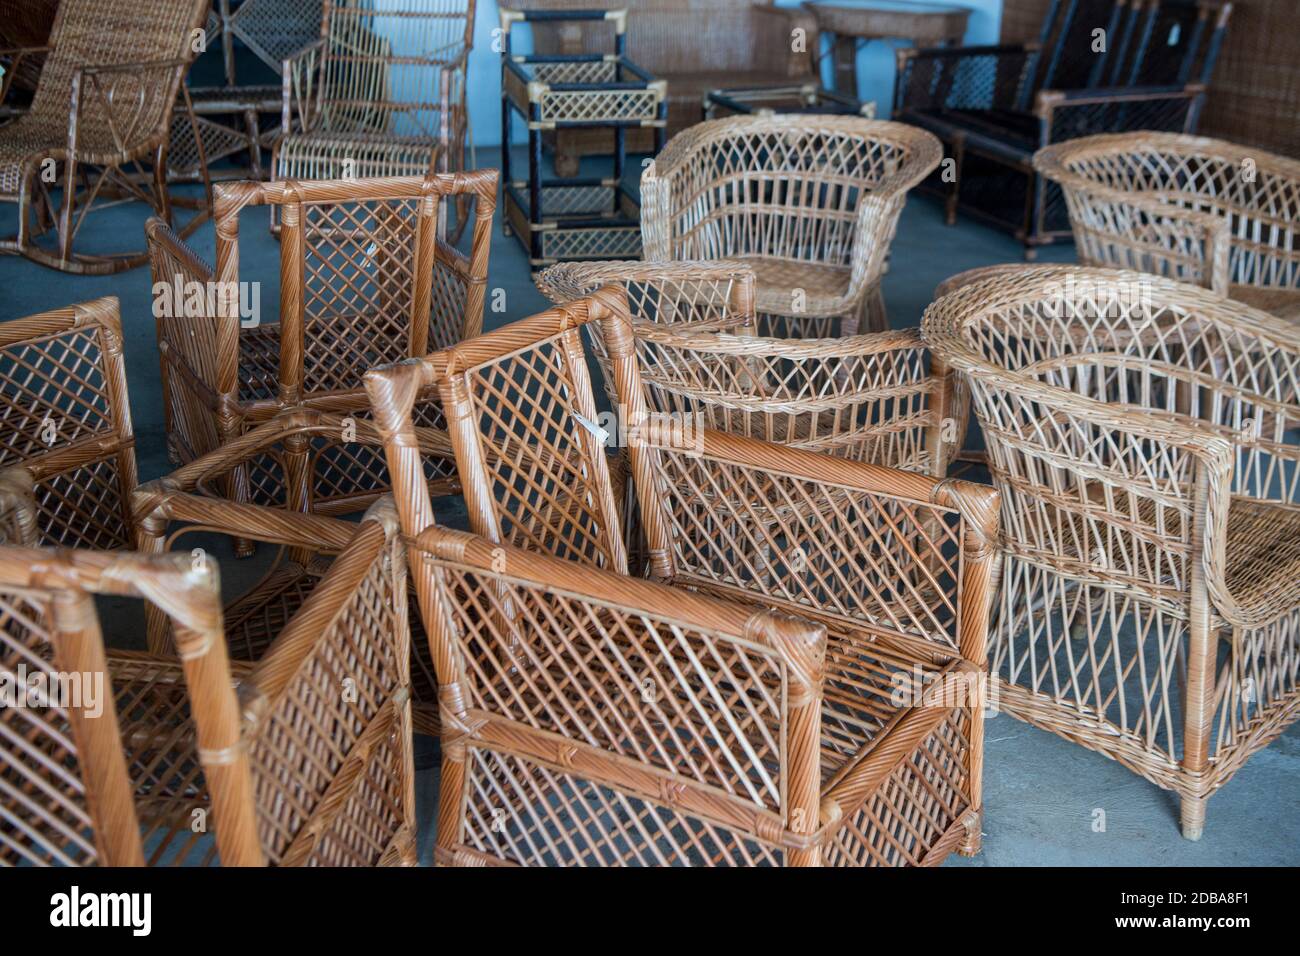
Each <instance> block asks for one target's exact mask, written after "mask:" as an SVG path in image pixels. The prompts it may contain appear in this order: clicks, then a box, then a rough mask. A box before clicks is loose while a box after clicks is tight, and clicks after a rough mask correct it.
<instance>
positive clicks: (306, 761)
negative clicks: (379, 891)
mask: <svg viewBox="0 0 1300 956" xmlns="http://www.w3.org/2000/svg"><path fill="white" fill-rule="evenodd" d="M17 483H18V484H21V481H19V482H17ZM14 485H15V482H14V481H11V480H9V479H8V478H7V477H6V478H5V479H3V480H0V486H4V487H13V486H14ZM183 497H184V496H171V497H170V498H167V499H165V500H160V501H159V502H158V504H159V510H158V513H157V515H155V517H158V516H166V515H169V514H170V513H171V509H172V508H175V509H176V510H177V511H178V512H183V511H184V510H185V507H186V505H185V503H184V502H183V501H182V500H181V499H182V498H183ZM33 507H34V506H33V503H32V502H31V500H30V499H27V503H26V504H23V503H22V501H21V496H18V498H15V497H14V496H12V495H6V494H2V493H0V509H2V510H4V511H6V512H10V511H11V510H13V509H20V510H21V509H26V510H28V511H29V512H30V510H31V509H32V508H33ZM244 518H245V519H247V522H246V524H245V525H244V527H243V528H241V531H242V532H243V533H245V534H252V533H254V532H255V531H260V532H262V533H265V534H268V535H269V536H271V537H275V538H285V537H286V535H285V534H284V533H283V531H282V530H281V529H280V528H279V526H278V522H277V519H276V517H275V514H274V512H270V511H267V510H263V511H262V513H261V514H260V515H259V514H257V513H256V510H247V511H245V512H244ZM318 520H319V521H320V522H322V524H319V525H317V526H316V527H314V528H313V529H312V531H313V532H314V533H317V534H319V535H320V537H319V538H317V539H314V540H313V542H312V543H313V544H314V545H315V546H322V545H323V546H325V547H330V548H332V549H334V550H335V551H337V552H338V557H337V558H336V559H335V561H334V564H333V565H332V567H331V568H330V570H329V571H328V572H327V573H325V575H324V576H323V577H322V579H321V581H320V583H319V585H318V586H317V587H316V588H315V590H314V591H313V593H312V595H311V597H310V598H309V599H308V600H307V601H306V602H304V604H303V605H302V607H301V608H300V609H299V610H298V611H297V613H296V614H294V615H293V616H292V617H290V618H288V619H287V620H282V621H281V625H282V626H281V627H280V629H279V631H278V635H277V637H276V638H275V640H274V642H272V643H271V644H270V646H269V647H268V648H267V649H266V651H265V653H264V654H263V655H262V656H261V658H260V659H259V660H258V661H257V662H256V663H252V664H249V663H238V662H231V661H229V660H228V658H227V653H226V647H227V640H226V638H227V634H226V631H225V627H226V625H225V623H224V621H223V616H222V609H221V599H220V589H219V584H218V575H217V573H216V571H215V568H213V567H212V566H211V564H209V563H207V562H202V561H200V562H196V561H195V559H194V558H193V557H192V556H191V555H190V554H188V553H186V554H183V555H161V554H150V555H142V554H136V553H131V552H122V551H117V552H107V551H78V550H70V549H59V550H57V551H52V550H42V549H36V548H32V547H29V546H24V545H22V544H18V543H14V542H13V541H12V540H10V542H9V543H6V544H4V545H0V666H3V667H4V668H5V669H6V671H8V672H11V673H17V672H18V671H19V669H23V668H25V669H26V670H27V671H32V670H35V671H36V672H37V673H38V674H39V676H40V677H41V678H43V679H44V681H45V686H46V687H51V688H52V687H58V686H60V681H61V679H62V677H64V676H67V675H76V677H77V678H79V679H81V680H82V681H83V687H85V686H90V687H93V686H94V684H93V683H90V684H86V682H93V681H96V680H98V681H102V687H103V690H104V691H105V692H106V695H105V696H104V697H101V696H99V693H93V694H87V693H82V694H80V695H77V696H74V697H73V698H72V699H71V701H69V702H68V704H67V706H64V702H63V701H53V700H50V699H49V697H48V696H47V697H46V698H45V699H44V700H43V701H42V702H41V705H40V706H36V707H22V708H19V707H5V708H0V729H3V733H0V777H3V779H4V780H5V782H6V786H5V791H6V794H7V795H6V797H5V801H4V816H5V820H6V824H5V839H4V840H3V841H0V863H4V864H11V865H33V864H35V865H48V864H65V865H71V864H79V865H85V864H95V863H98V864H103V865H109V866H130V865H141V864H144V863H148V864H151V865H154V864H160V865H161V864H170V865H205V864H214V863H217V862H220V863H221V865H223V866H250V865H265V864H268V863H269V864H277V865H283V866H288V865H325V866H341V865H362V866H370V865H376V864H393V863H404V864H413V863H414V862H415V799H414V798H415V790H414V771H413V766H412V756H411V743H410V739H411V737H410V709H409V686H408V685H409V680H408V676H407V673H406V663H407V660H408V654H409V650H408V647H407V644H408V641H409V636H408V633H407V629H406V615H405V603H404V602H401V601H396V602H395V601H393V595H400V594H403V593H404V592H405V588H406V583H405V579H406V573H405V565H404V562H403V554H402V549H401V547H400V546H399V544H398V535H397V527H396V523H395V521H394V517H393V514H392V509H391V504H385V505H377V506H376V507H375V508H374V509H373V510H372V511H371V512H370V513H369V514H368V515H367V516H366V518H365V519H364V520H363V521H362V522H361V524H360V525H354V524H348V523H345V522H339V521H332V520H329V519H318ZM18 523H19V524H22V523H23V521H21V520H20V521H19V522H18ZM3 524H5V525H9V524H10V520H9V516H8V515H6V520H5V521H4V522H3ZM99 595H109V596H114V597H118V598H122V597H127V598H135V599H139V601H140V602H142V603H143V604H144V605H145V607H146V611H147V613H148V615H149V616H150V618H152V619H154V620H158V621H163V622H164V623H165V625H166V627H167V630H168V632H169V642H168V646H167V647H166V648H165V649H164V652H163V653H150V652H143V651H119V650H111V649H106V648H105V647H104V642H103V638H102V630H101V626H100V620H99V616H98V614H97V612H96V608H95V600H94V599H95V597H96V596H99ZM29 679H30V678H29ZM236 680H238V683H239V689H238V695H237V694H236V688H235V681H236ZM342 688H348V692H346V693H345V692H342V691H341V689H342ZM91 696H94V697H96V698H97V700H96V701H91V699H90V697H91Z"/></svg>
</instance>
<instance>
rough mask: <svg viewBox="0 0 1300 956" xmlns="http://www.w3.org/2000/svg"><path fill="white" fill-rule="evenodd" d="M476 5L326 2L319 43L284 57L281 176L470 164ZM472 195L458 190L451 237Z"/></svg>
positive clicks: (451, 168)
mask: <svg viewBox="0 0 1300 956" xmlns="http://www.w3.org/2000/svg"><path fill="white" fill-rule="evenodd" d="M474 6H475V0H424V2H421V3H418V4H410V3H405V4H397V5H394V4H392V3H388V2H383V0H325V2H324V14H323V17H322V21H321V35H320V39H319V40H318V41H317V42H315V43H313V44H311V45H310V46H308V47H306V48H305V49H303V50H300V51H299V52H298V53H296V54H294V55H293V56H291V57H289V58H287V59H286V60H285V61H284V105H283V115H282V119H281V138H280V139H279V140H278V141H277V142H276V144H275V149H274V151H273V155H272V158H271V162H272V168H273V170H274V175H275V178H277V179H342V178H348V177H360V178H374V177H382V176H427V175H430V174H432V173H438V172H442V173H448V172H458V171H461V170H464V169H465V168H466V165H465V144H466V138H467V136H468V134H469V122H468V116H469V114H468V111H467V108H466V105H465V70H466V65H467V62H468V59H469V52H470V49H471V47H472V46H473V41H474ZM469 198H470V197H468V196H457V197H456V202H455V204H454V209H453V210H451V212H455V214H456V215H455V218H454V220H452V221H451V222H450V223H449V227H450V228H449V231H448V233H447V234H448V235H449V236H450V237H451V241H452V242H453V243H455V242H456V241H458V240H459V238H460V234H461V232H462V231H463V230H464V228H465V226H466V224H467V223H468V222H469V220H470V218H471V215H470V213H469ZM448 213H449V211H448V210H444V211H443V215H444V216H447V215H448ZM445 225H447V224H445Z"/></svg>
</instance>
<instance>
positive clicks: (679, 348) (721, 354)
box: [536, 260, 964, 477]
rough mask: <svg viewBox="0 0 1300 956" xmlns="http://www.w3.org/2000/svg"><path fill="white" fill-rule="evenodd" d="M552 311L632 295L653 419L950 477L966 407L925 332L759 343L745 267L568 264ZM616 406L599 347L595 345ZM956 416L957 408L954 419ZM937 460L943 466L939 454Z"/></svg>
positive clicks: (553, 287)
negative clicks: (606, 288)
mask: <svg viewBox="0 0 1300 956" xmlns="http://www.w3.org/2000/svg"><path fill="white" fill-rule="evenodd" d="M536 282H537V285H538V286H539V287H540V288H541V290H542V291H543V293H545V294H546V295H547V296H548V297H549V298H550V299H551V300H552V301H553V302H556V303H560V304H562V303H566V302H571V301H574V300H576V299H578V298H581V297H583V296H586V295H590V294H591V293H593V292H595V291H596V290H597V289H599V288H600V287H601V286H603V285H605V284H607V283H610V282H616V283H618V284H620V285H621V286H622V287H623V288H624V289H625V290H626V292H627V294H628V300H629V302H628V304H629V307H630V309H631V312H632V320H633V326H632V328H633V334H634V335H635V336H636V340H637V364H638V370H639V373H640V378H641V381H642V383H643V385H644V386H645V390H646V399H647V401H648V403H649V407H650V410H651V411H652V412H655V413H659V414H661V415H664V416H667V417H670V418H671V417H677V418H682V419H687V418H698V419H700V422H701V425H707V427H709V428H715V429H717V430H719V431H726V432H734V433H735V434H739V435H748V436H750V437H751V438H760V439H763V440H764V441H770V442H776V443H778V444H783V445H789V446H791V447H794V448H806V449H808V450H810V451H823V452H826V453H828V454H832V455H841V456H843V457H846V458H852V459H854V460H856V461H870V462H874V463H875V464H878V465H889V466H891V467H894V468H903V469H905V470H908V471H923V472H927V473H929V474H933V475H936V476H937V477H943V475H944V472H945V469H946V468H947V460H948V457H949V456H950V454H951V453H952V451H953V450H955V448H956V444H955V442H956V440H957V438H958V437H959V436H958V435H957V432H956V423H955V420H953V421H952V422H950V424H949V425H948V426H946V427H945V426H944V424H943V422H944V420H945V419H946V418H948V417H949V416H950V415H952V414H953V412H954V411H955V409H956V407H958V406H959V405H961V404H964V396H962V395H957V396H953V395H952V394H951V392H952V389H953V388H954V386H955V384H956V377H955V376H953V375H950V374H949V373H948V372H947V371H946V370H945V369H943V368H942V367H941V366H940V367H938V368H935V367H934V366H933V365H932V364H930V363H927V353H926V349H925V348H924V346H923V345H922V343H921V334H920V330H918V329H906V330H901V331H896V332H878V333H869V334H865V335H853V336H845V337H841V338H831V339H816V340H802V341H801V340H795V339H772V338H766V337H759V336H757V335H755V334H754V332H755V326H756V321H755V315H754V305H753V303H754V291H753V285H754V276H753V272H752V271H751V270H750V269H749V268H748V266H747V265H745V264H744V263H742V262H734V263H733V262H730V261H727V260H723V261H720V262H716V263H710V262H674V263H646V262H617V263H594V262H593V263H587V262H580V263H563V264H560V265H556V266H552V267H551V268H549V269H547V270H546V271H545V272H543V273H541V274H539V275H538V277H537V279H536ZM595 338H596V340H597V347H596V349H595V351H596V355H597V358H598V359H599V360H600V362H601V367H602V371H603V372H604V373H605V384H606V388H607V389H608V390H609V392H610V403H611V405H612V406H614V407H618V401H617V397H616V396H615V395H614V376H613V370H612V369H611V368H610V363H609V361H608V357H607V355H606V353H605V350H604V347H603V345H604V342H603V339H601V338H600V337H599V336H596V337H595ZM950 406H951V407H950ZM936 450H937V454H936Z"/></svg>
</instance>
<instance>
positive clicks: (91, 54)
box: [0, 0, 209, 275]
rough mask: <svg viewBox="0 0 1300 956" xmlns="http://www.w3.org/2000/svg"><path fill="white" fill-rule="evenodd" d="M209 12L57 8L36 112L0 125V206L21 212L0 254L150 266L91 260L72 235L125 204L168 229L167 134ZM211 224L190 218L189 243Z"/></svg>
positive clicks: (141, 257) (98, 254)
mask: <svg viewBox="0 0 1300 956" xmlns="http://www.w3.org/2000/svg"><path fill="white" fill-rule="evenodd" d="M208 2H209V0H162V2H158V0H64V2H63V3H61V4H60V5H59V11H58V15H57V17H56V19H55V22H54V28H53V30H52V31H51V33H50V41H49V51H48V54H47V55H46V58H45V66H44V68H43V69H42V71H41V79H40V84H39V86H38V87H37V90H36V94H35V97H34V99H33V100H32V105H31V109H29V110H28V111H27V112H26V113H24V114H23V115H22V116H20V117H19V118H18V119H16V120H14V121H13V122H12V123H9V124H8V125H6V126H4V127H0V202H8V203H13V204H15V205H16V206H17V210H18V233H17V235H16V236H14V237H12V238H10V239H4V240H0V251H3V252H16V253H20V254H22V255H24V256H27V257H28V258H29V259H32V260H34V261H36V262H39V263H41V264H42V265H46V266H50V267H52V268H55V269H61V270H63V271H65V272H76V273H91V274H97V275H98V274H106V273H112V272H119V271H121V270H123V269H130V268H134V267H135V266H138V265H141V264H143V263H144V262H145V260H146V258H147V253H146V252H144V251H136V252H127V253H118V252H112V253H109V252H104V251H100V250H98V248H96V249H95V250H87V249H85V248H84V247H83V246H84V244H77V243H76V237H77V235H78V233H79V232H80V231H81V229H82V226H83V225H84V223H85V219H86V216H87V215H88V214H90V213H92V212H96V211H100V210H103V209H106V208H109V207H111V206H116V205H119V204H121V203H123V202H131V201H136V200H138V201H141V202H146V203H148V204H149V205H150V206H151V207H152V208H153V210H154V211H155V213H157V215H159V216H161V217H162V218H163V219H165V220H167V221H168V222H170V221H171V218H172V207H173V206H175V205H180V204H181V200H179V199H176V198H174V197H172V196H170V195H169V194H168V192H167V145H168V133H169V130H170V127H171V125H172V110H173V106H174V104H175V103H176V100H177V93H178V90H180V91H181V96H182V101H183V103H184V104H188V102H189V100H188V96H187V94H185V93H184V90H183V84H182V79H183V78H184V76H185V72H186V70H188V69H189V66H190V63H191V62H192V61H193V59H194V47H193V36H192V34H193V32H194V31H196V30H199V29H201V28H202V27H203V26H204V24H205V22H206V17H207V8H208ZM186 108H187V109H188V106H186ZM190 119H191V128H192V117H190ZM142 162H147V163H149V164H151V165H152V171H151V172H149V173H145V172H144V171H143V170H142V169H141V167H140V164H141V163H142ZM60 169H61V170H62V173H61V175H58V171H59V170H60ZM56 194H59V195H60V198H59V199H58V201H57V202H58V205H57V206H56V199H55V196H56ZM186 202H187V203H189V202H190V201H188V200H187V201H186ZM201 205H202V206H203V208H205V209H206V202H203V203H201ZM205 218H206V217H205V216H204V215H202V214H199V215H194V216H191V217H190V219H189V221H188V222H186V224H185V227H184V230H183V232H184V234H186V235H188V234H189V233H190V232H193V231H194V229H196V228H197V227H198V226H199V224H200V223H201V222H203V221H204V219H205ZM74 247H75V248H74Z"/></svg>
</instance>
